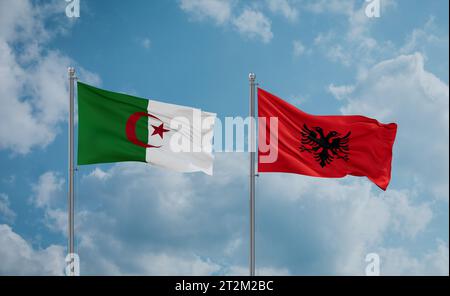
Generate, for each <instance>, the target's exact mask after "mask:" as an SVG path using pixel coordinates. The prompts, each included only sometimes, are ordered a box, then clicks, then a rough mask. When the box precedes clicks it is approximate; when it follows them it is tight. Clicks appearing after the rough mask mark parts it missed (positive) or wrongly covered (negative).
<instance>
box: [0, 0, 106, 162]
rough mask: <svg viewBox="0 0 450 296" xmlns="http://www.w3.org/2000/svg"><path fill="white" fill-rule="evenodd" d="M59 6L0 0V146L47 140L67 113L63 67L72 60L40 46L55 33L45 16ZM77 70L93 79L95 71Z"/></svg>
mask: <svg viewBox="0 0 450 296" xmlns="http://www.w3.org/2000/svg"><path fill="white" fill-rule="evenodd" d="M63 4H64V3H63ZM60 6H61V2H56V1H52V2H50V3H47V4H45V5H37V4H36V5H33V4H31V2H30V1H11V0H8V1H1V3H0V11H1V17H0V19H1V29H0V103H1V104H2V106H3V107H2V108H1V109H0V149H9V150H11V151H12V152H13V154H25V153H28V152H29V151H30V150H31V149H32V148H34V147H45V146H47V145H48V144H50V143H51V142H52V141H53V140H54V138H55V137H56V135H57V134H58V132H59V125H60V123H61V122H64V121H65V120H66V118H67V109H68V103H67V102H68V100H67V97H68V94H67V67H68V66H70V65H75V64H76V63H75V62H74V61H73V60H72V59H70V58H69V57H67V56H64V55H63V54H61V53H60V52H58V51H56V50H44V48H43V47H44V45H46V44H47V42H48V41H49V40H50V39H51V37H52V36H53V35H54V34H55V32H54V31H50V30H47V29H46V28H45V26H44V23H45V20H46V19H48V18H51V17H52V16H54V15H55V13H56V12H57V10H56V8H55V7H60ZM58 11H59V12H60V10H58ZM65 23H67V22H64V23H62V24H61V26H60V27H64V26H65V25H64V24H65ZM57 28H59V27H57ZM55 30H56V32H59V31H60V30H61V29H55ZM13 48H20V50H16V51H14V50H13ZM79 74H80V75H79V76H81V77H82V78H84V79H85V80H86V81H91V80H94V81H96V82H97V81H98V77H97V76H96V75H95V74H91V73H89V72H88V71H86V70H84V69H82V68H80V71H79ZM19 114H20V115H19ZM12 131H14V132H12Z"/></svg>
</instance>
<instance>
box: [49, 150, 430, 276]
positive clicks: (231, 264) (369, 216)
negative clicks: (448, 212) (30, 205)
mask: <svg viewBox="0 0 450 296" xmlns="http://www.w3.org/2000/svg"><path fill="white" fill-rule="evenodd" d="M245 161H246V157H245V156H244V155H239V154H226V155H224V154H219V155H217V156H216V169H217V170H216V172H217V173H218V174H217V175H216V176H215V177H214V178H211V177H208V176H203V175H201V174H178V173H173V172H170V171H166V170H161V169H157V168H154V167H151V166H148V165H145V164H139V163H124V164H117V165H114V166H113V167H112V168H110V169H108V170H105V171H103V170H101V172H102V173H99V172H100V169H97V168H96V169H94V170H93V171H89V172H86V173H85V174H84V176H83V177H82V178H81V180H82V181H81V186H80V189H81V191H80V192H79V193H78V196H79V198H80V199H81V200H82V202H81V203H82V204H83V205H82V208H83V209H84V210H82V211H80V212H78V214H77V217H76V221H77V238H78V239H77V240H78V241H79V245H78V249H79V252H80V256H81V257H82V258H83V262H84V265H83V268H84V273H85V274H177V275H180V274H183V275H187V274H247V268H246V262H247V254H248V251H247V250H248V247H247V246H248V245H247V244H248V237H247V235H246V234H247V227H246V226H245V225H246V221H247V220H248V219H247V218H248V216H247V215H248V213H247V203H246V200H247V199H246V194H247V191H246V190H245V187H246V185H247V178H246V176H247V172H246V170H245V169H244V168H243V166H242V163H243V162H245ZM104 176H108V177H107V178H104ZM199 184H201V186H200V185H199ZM286 184H290V186H289V187H287V186H285V185H286ZM243 188H244V189H243ZM414 195H415V193H414V191H413V190H401V191H400V190H393V189H390V190H388V191H387V192H381V191H379V190H378V189H377V188H376V187H375V186H373V185H371V184H370V183H369V181H367V180H359V179H358V178H347V179H344V180H328V179H327V180H323V179H316V178H308V177H303V176H298V175H282V174H268V175H261V176H260V177H259V178H258V217H259V218H258V219H261V220H258V221H259V222H258V223H260V224H258V225H259V226H258V254H259V256H258V258H259V259H258V264H257V265H258V274H265V275H267V274H325V273H326V274H363V273H364V268H365V264H366V263H365V261H364V259H365V255H366V254H367V253H369V252H372V251H377V252H380V253H381V251H382V250H384V249H385V248H387V247H388V246H389V245H386V243H385V239H386V237H387V236H389V235H394V236H399V237H402V238H404V239H405V240H415V239H416V238H417V237H418V236H419V235H420V234H421V233H423V232H424V231H425V230H426V229H427V226H428V224H429V223H430V221H431V219H432V218H433V215H432V212H431V209H430V205H429V204H427V203H418V202H414V201H413V196H414ZM275 197H276V198H275ZM80 207H81V205H80ZM89 209H95V210H89ZM51 210H52V211H53V212H56V213H58V212H59V214H61V217H62V218H61V219H60V220H61V221H62V223H61V224H62V225H60V226H59V229H60V231H61V232H63V231H65V224H64V223H65V222H64V221H65V215H64V212H62V210H60V209H58V208H52V209H51ZM262 217H264V218H262ZM57 221H58V220H57V219H54V222H55V229H56V228H58V226H57V224H58V223H57ZM205 221H209V222H208V223H205ZM311 225H314V227H313V228H311ZM274 230H276V231H274ZM274 236H275V237H274ZM305 240H307V241H308V244H307V245H304V241H305ZM286 241H289V242H290V243H289V244H288V245H286V244H285V242H286ZM330 241H333V244H331V245H330V244H329V242H330ZM402 250H403V251H404V252H405V253H407V252H408V249H407V248H402ZM269 254H272V255H269ZM273 254H277V255H276V256H274V255H273ZM302 254H308V259H306V258H305V257H303V255H302ZM427 258H428V257H425V255H423V259H422V261H423V262H424V263H425V262H426V260H428V259H427ZM388 260H389V259H388ZM430 260H431V259H430ZM150 261H151V262H154V264H153V265H152V264H148V262H150ZM174 262H179V263H180V264H179V265H175V264H174ZM311 264H312V265H311ZM177 266H178V267H177ZM392 272H393V273H394V274H402V273H404V270H403V269H402V268H399V269H398V270H395V269H394V268H392ZM416 272H422V270H421V269H418V270H417V271H416ZM424 272H426V273H427V274H436V273H438V271H437V270H435V269H433V268H430V269H428V270H424Z"/></svg>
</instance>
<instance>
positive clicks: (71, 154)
mask: <svg viewBox="0 0 450 296" xmlns="http://www.w3.org/2000/svg"><path fill="white" fill-rule="evenodd" d="M68 72H69V196H68V236H69V238H68V251H69V254H70V258H71V260H72V262H70V263H69V264H70V266H71V268H70V272H69V275H72V276H73V275H75V270H74V264H73V260H74V259H73V254H74V253H75V248H74V246H75V231H74V230H75V229H74V228H75V227H74V211H75V210H74V209H75V205H74V190H73V188H74V95H75V93H74V91H75V90H74V89H75V79H76V77H75V68H72V67H70V68H69V69H68ZM71 263H72V264H71Z"/></svg>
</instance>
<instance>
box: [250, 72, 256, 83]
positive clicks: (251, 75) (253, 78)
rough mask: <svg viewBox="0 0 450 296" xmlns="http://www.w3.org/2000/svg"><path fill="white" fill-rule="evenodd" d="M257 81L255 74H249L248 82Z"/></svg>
mask: <svg viewBox="0 0 450 296" xmlns="http://www.w3.org/2000/svg"><path fill="white" fill-rule="evenodd" d="M255 79H256V75H255V73H253V72H250V73H249V74H248V80H250V81H255Z"/></svg>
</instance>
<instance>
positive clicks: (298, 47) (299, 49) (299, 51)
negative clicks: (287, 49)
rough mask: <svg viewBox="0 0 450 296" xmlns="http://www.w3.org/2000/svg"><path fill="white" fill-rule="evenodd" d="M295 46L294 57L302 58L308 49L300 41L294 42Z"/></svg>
mask: <svg viewBox="0 0 450 296" xmlns="http://www.w3.org/2000/svg"><path fill="white" fill-rule="evenodd" d="M293 46H294V50H293V52H294V57H300V56H302V55H303V54H304V53H305V52H306V47H305V46H304V45H303V43H302V42H301V41H300V40H294V42H293Z"/></svg>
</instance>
